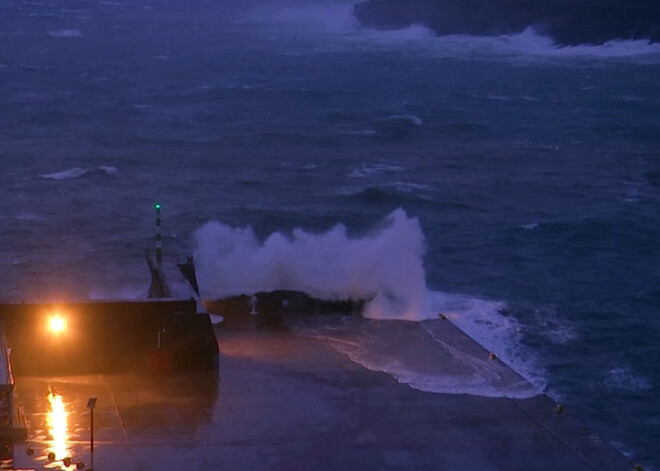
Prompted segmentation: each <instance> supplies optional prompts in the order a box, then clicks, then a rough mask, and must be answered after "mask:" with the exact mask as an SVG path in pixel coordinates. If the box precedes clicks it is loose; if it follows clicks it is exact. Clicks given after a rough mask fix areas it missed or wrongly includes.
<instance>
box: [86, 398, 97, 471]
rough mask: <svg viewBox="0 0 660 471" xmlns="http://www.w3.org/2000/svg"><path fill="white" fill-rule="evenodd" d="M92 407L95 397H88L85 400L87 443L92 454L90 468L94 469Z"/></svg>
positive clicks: (94, 404) (94, 405)
mask: <svg viewBox="0 0 660 471" xmlns="http://www.w3.org/2000/svg"><path fill="white" fill-rule="evenodd" d="M94 407H96V398H95V397H90V398H89V401H87V408H88V409H89V445H90V451H91V455H92V456H91V458H92V459H91V461H92V469H94Z"/></svg>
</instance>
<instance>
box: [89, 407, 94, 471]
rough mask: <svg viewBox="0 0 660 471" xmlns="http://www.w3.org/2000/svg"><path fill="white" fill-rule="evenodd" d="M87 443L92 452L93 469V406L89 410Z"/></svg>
mask: <svg viewBox="0 0 660 471" xmlns="http://www.w3.org/2000/svg"><path fill="white" fill-rule="evenodd" d="M89 420H90V427H89V444H90V450H91V453H92V469H94V408H92V409H90V410H89Z"/></svg>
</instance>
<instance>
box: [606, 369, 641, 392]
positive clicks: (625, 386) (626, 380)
mask: <svg viewBox="0 0 660 471" xmlns="http://www.w3.org/2000/svg"><path fill="white" fill-rule="evenodd" d="M603 383H604V384H605V386H607V387H609V388H611V389H619V390H621V391H630V392H641V391H648V390H649V389H651V388H652V387H653V386H652V385H651V382H650V381H649V380H648V379H647V378H645V377H643V376H640V375H637V374H635V373H634V372H633V371H632V370H631V369H629V368H623V367H616V368H612V369H611V370H609V371H607V373H606V376H605V380H604V381H603Z"/></svg>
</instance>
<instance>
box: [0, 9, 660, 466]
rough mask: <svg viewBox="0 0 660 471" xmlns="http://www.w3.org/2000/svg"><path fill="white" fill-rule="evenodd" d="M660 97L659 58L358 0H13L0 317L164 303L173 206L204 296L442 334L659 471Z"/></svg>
mask: <svg viewBox="0 0 660 471" xmlns="http://www.w3.org/2000/svg"><path fill="white" fill-rule="evenodd" d="M658 77H660V44H657V43H650V42H649V41H645V40H639V39H638V40H611V41H607V42H605V43H604V44H600V45H573V46H557V45H555V44H554V43H553V41H552V40H551V39H550V38H547V37H544V36H541V35H539V34H537V33H536V31H535V30H534V29H533V28H528V29H525V30H524V31H521V32H520V33H517V34H511V35H503V36H482V37H474V36H466V35H453V36H444V37H437V36H436V35H435V34H434V33H433V32H431V31H430V30H428V29H425V28H424V27H421V26H412V27H410V28H406V29H403V30H398V31H376V30H373V29H370V28H368V27H363V26H361V25H360V24H359V23H358V21H357V20H356V19H355V17H354V15H353V2H352V1H350V0H271V1H265V0H249V1H243V2H233V1H228V0H196V1H186V0H130V1H128V0H126V1H124V0H112V1H103V0H39V1H36V0H35V1H30V0H4V1H3V2H2V3H1V4H0V170H1V172H0V192H1V195H2V197H1V198H0V266H1V267H2V270H1V275H0V280H1V282H0V300H2V301H3V302H22V301H26V302H30V301H60V300H70V299H114V298H122V299H134V298H139V297H141V296H144V295H145V293H146V290H147V288H148V285H149V271H148V269H147V266H146V263H145V261H144V253H145V251H146V250H153V247H154V234H155V228H154V225H155V224H154V218H155V215H154V206H153V205H154V203H156V202H159V203H160V204H161V205H162V230H163V236H164V242H163V246H164V253H165V255H164V259H165V262H166V263H174V261H175V260H176V257H177V256H182V255H187V254H193V255H194V257H195V261H196V263H197V265H198V269H199V273H198V276H199V282H200V288H201V290H202V295H203V296H206V297H209V298H218V297H223V296H229V295H234V294H243V293H250V292H256V291H267V290H273V289H298V290H304V291H306V292H308V293H309V294H311V295H314V296H317V297H321V298H324V299H348V298H353V299H369V300H370V302H369V303H368V304H367V306H366V309H365V312H364V314H363V315H364V316H365V317H368V318H370V319H383V321H382V324H379V325H381V326H387V325H388V324H387V322H388V321H387V319H406V320H409V321H413V322H414V321H421V320H425V319H437V318H438V315H439V314H443V315H445V316H446V317H447V318H448V319H449V320H450V321H451V322H453V323H455V324H456V325H457V326H458V327H459V328H460V329H462V330H464V331H465V332H466V333H467V334H468V335H470V336H471V337H473V338H474V339H476V340H477V341H478V342H480V343H482V344H483V345H484V346H486V347H487V348H488V349H489V350H490V351H493V352H495V353H496V354H497V356H498V357H499V358H501V359H502V360H503V361H504V362H506V363H507V364H509V365H510V366H511V367H512V368H514V369H515V370H516V371H518V372H520V373H521V374H522V375H523V376H524V377H525V378H527V379H528V380H529V381H530V382H531V383H532V384H533V385H534V387H536V388H537V389H538V390H539V391H541V392H544V393H546V394H548V395H550V396H551V397H552V398H553V399H555V400H556V401H558V402H561V403H562V404H563V405H564V406H565V407H566V408H569V409H570V410H571V411H573V412H574V414H575V415H576V416H577V417H578V418H579V419H580V420H581V421H582V422H583V423H584V424H586V425H587V426H588V427H589V428H590V429H591V430H593V431H594V432H595V433H596V434H598V435H599V436H600V437H602V438H603V439H604V440H606V441H607V442H609V443H611V444H613V445H614V446H615V447H616V448H617V449H619V450H620V451H622V452H623V453H625V454H626V455H628V456H630V457H631V459H633V460H635V462H638V463H641V464H643V465H644V467H645V468H646V469H655V470H658V469H660V451H659V450H660V446H658V444H659V443H660V394H658V389H659V388H660V368H659V367H658V362H659V361H660V221H659V220H658V214H660V211H659V210H660V87H659V86H658V84H659V82H658ZM342 328H345V329H350V328H351V326H350V325H348V326H343V327H342ZM385 329H386V328H385ZM386 330H387V329H386ZM388 332H389V333H388V337H387V341H388V343H387V347H388V348H389V349H390V350H391V351H397V350H398V349H400V348H402V347H403V346H402V345H398V344H397V336H396V335H395V334H392V332H390V331H389V330H388ZM376 334H377V332H376V333H374V332H369V331H364V332H362V331H359V332H358V331H353V332H351V335H353V336H354V337H355V338H359V337H360V336H362V337H363V338H364V340H365V342H372V343H373V342H376V341H377V340H378V339H374V338H373V335H376ZM370 336H371V337H370ZM356 348H357V347H356ZM358 350H359V349H358ZM376 350H377V351H379V352H380V353H379V355H383V354H386V353H382V352H383V351H385V352H386V351H387V348H385V347H384V346H383V345H380V347H379V349H376ZM415 351H416V352H417V353H416V355H419V356H424V355H425V353H424V349H423V348H418V349H416V350H415ZM365 352H366V353H365ZM351 356H352V358H354V359H356V361H360V362H363V363H365V364H367V365H377V364H378V360H379V358H374V357H373V356H372V357H368V356H369V355H368V351H367V350H361V351H353V352H351ZM374 368H377V366H374ZM409 373H410V372H405V371H404V372H401V374H402V375H404V376H405V375H406V374H408V377H409V376H410V374H409ZM413 376H415V375H413ZM406 382H408V383H410V384H411V386H412V387H415V385H416V384H424V385H426V386H428V387H427V388H426V389H427V390H435V391H438V392H447V391H444V390H443V389H442V388H439V389H438V388H437V387H435V386H433V385H431V386H429V381H428V380H427V379H426V378H424V377H420V376H419V374H417V375H416V376H415V377H413V378H410V377H409V378H408V379H407V380H406ZM436 386H437V385H436ZM450 392H451V391H450ZM454 392H456V391H454ZM459 392H463V393H470V394H486V395H487V394H488V391H479V390H478V388H476V389H473V390H470V391H459Z"/></svg>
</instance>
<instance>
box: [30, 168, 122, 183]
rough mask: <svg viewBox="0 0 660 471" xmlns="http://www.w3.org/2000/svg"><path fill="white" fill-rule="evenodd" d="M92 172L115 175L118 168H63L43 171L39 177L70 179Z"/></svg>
mask: <svg viewBox="0 0 660 471" xmlns="http://www.w3.org/2000/svg"><path fill="white" fill-rule="evenodd" d="M92 172H100V173H104V174H106V175H115V174H116V173H118V170H117V169H116V168H115V167H111V166H100V167H98V168H96V169H92V168H80V167H73V168H70V169H67V170H62V171H60V172H54V173H42V174H39V177H40V178H45V179H47V180H70V179H73V178H80V177H83V176H85V175H88V174H90V173H92Z"/></svg>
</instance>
